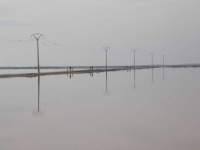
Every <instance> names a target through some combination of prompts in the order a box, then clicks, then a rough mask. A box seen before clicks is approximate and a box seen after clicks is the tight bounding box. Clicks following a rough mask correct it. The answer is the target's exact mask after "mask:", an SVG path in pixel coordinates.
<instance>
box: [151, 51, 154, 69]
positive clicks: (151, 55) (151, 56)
mask: <svg viewBox="0 0 200 150" xmlns="http://www.w3.org/2000/svg"><path fill="white" fill-rule="evenodd" d="M153 54H154V52H151V59H152V68H153Z"/></svg>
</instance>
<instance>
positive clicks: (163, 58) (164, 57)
mask: <svg viewBox="0 0 200 150" xmlns="http://www.w3.org/2000/svg"><path fill="white" fill-rule="evenodd" d="M164 78H165V55H163V79H164Z"/></svg>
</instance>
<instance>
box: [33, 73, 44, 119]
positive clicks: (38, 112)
mask: <svg viewBox="0 0 200 150" xmlns="http://www.w3.org/2000/svg"><path fill="white" fill-rule="evenodd" d="M33 115H34V116H43V115H44V113H42V112H41V111H40V75H38V105H37V110H36V111H35V112H34V113H33Z"/></svg>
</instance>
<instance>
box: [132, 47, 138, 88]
mask: <svg viewBox="0 0 200 150" xmlns="http://www.w3.org/2000/svg"><path fill="white" fill-rule="evenodd" d="M132 50H133V52H134V88H136V86H135V52H136V51H137V49H132Z"/></svg>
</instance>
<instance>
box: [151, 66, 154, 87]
mask: <svg viewBox="0 0 200 150" xmlns="http://www.w3.org/2000/svg"><path fill="white" fill-rule="evenodd" d="M151 82H152V83H153V82H154V81H153V68H152V80H151Z"/></svg>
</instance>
